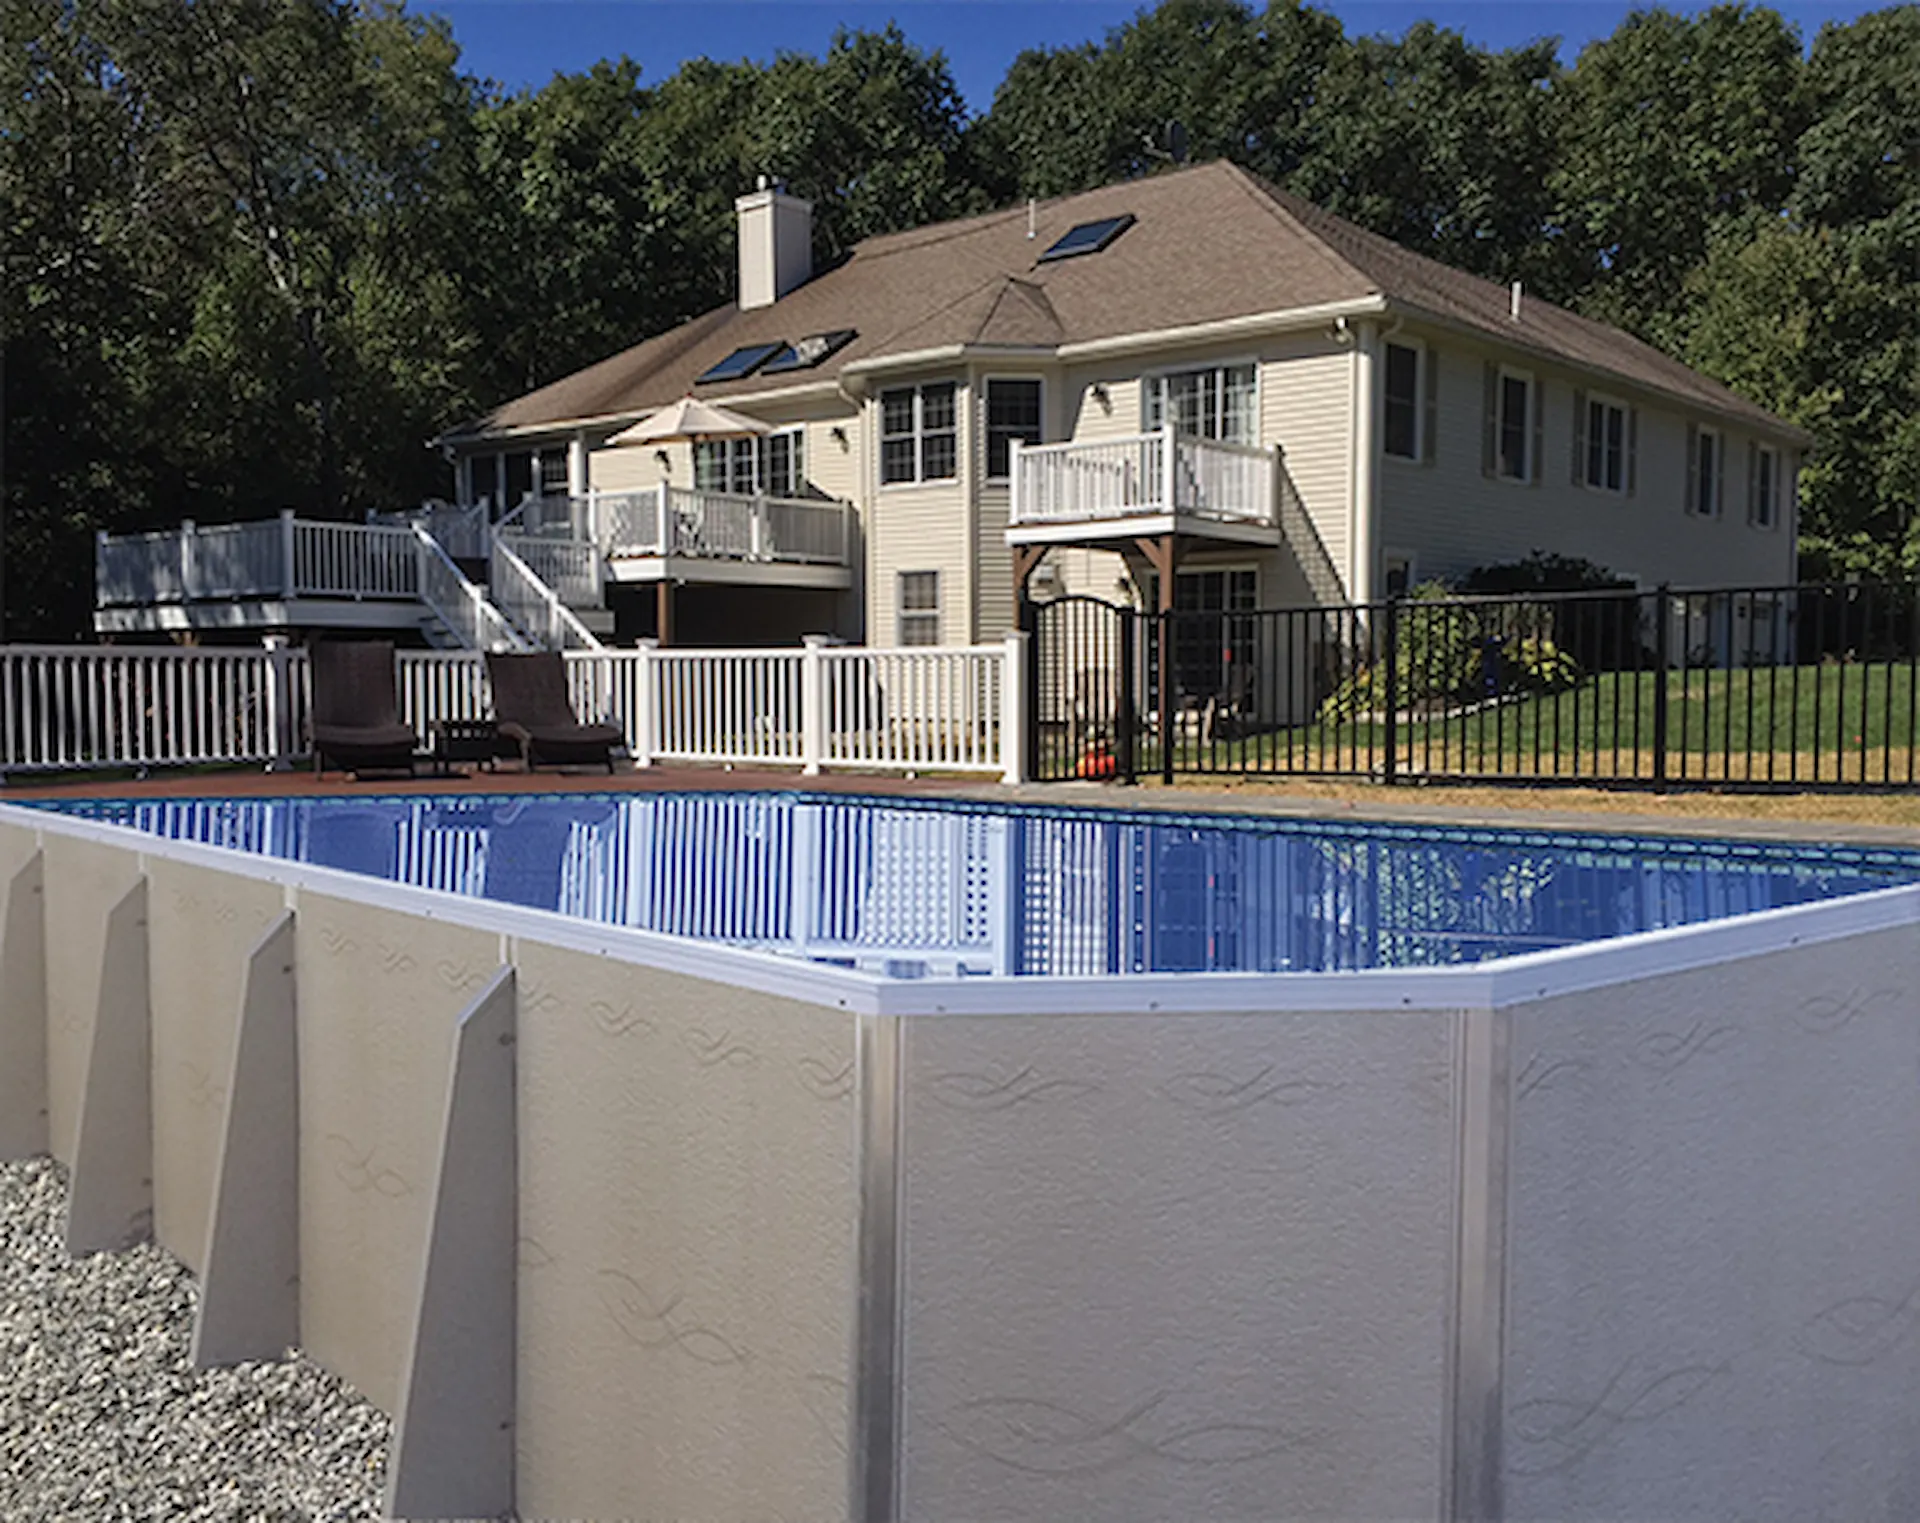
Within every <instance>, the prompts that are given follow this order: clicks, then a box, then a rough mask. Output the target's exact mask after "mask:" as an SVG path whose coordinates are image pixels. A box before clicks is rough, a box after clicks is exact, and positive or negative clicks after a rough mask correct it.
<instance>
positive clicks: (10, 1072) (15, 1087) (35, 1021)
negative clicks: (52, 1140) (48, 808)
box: [0, 824, 47, 1159]
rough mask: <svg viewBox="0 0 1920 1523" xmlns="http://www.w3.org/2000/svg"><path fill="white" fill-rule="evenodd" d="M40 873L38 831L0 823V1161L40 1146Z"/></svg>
mask: <svg viewBox="0 0 1920 1523" xmlns="http://www.w3.org/2000/svg"><path fill="white" fill-rule="evenodd" d="M45 876H46V875H45V871H44V864H43V863H42V861H41V857H40V841H39V838H38V836H37V835H35V833H34V832H33V831H31V830H25V829H22V828H21V827H20V826H18V825H11V824H0V1159H7V1158H26V1157H31V1156H32V1155H33V1154H35V1153H44V1152H45V1151H46V1150H47V936H46V924H45V909H46V896H45V892H44V879H45Z"/></svg>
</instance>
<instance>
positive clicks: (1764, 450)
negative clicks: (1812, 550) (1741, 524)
mask: <svg viewBox="0 0 1920 1523" xmlns="http://www.w3.org/2000/svg"><path fill="white" fill-rule="evenodd" d="M1747 518H1748V521H1749V522H1751V523H1752V524H1753V526H1754V527H1755V528H1756V529H1771V528H1772V527H1773V526H1774V525H1775V524H1777V523H1779V522H1780V451H1778V450H1777V449H1773V448H1771V447H1770V446H1768V445H1765V444H1759V445H1755V446H1754V451H1753V495H1752V501H1751V502H1750V503H1749V505H1748V508H1747Z"/></svg>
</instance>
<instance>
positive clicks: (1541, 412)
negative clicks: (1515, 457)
mask: <svg viewBox="0 0 1920 1523" xmlns="http://www.w3.org/2000/svg"><path fill="white" fill-rule="evenodd" d="M1527 411H1528V412H1530V413H1532V414H1533V448H1532V449H1531V450H1530V451H1529V452H1528V453H1530V454H1531V455H1532V456H1533V458H1532V459H1531V460H1529V461H1528V462H1527V464H1529V465H1530V466H1532V467H1533V469H1532V470H1531V471H1529V472H1528V473H1527V476H1528V480H1529V481H1531V482H1532V484H1533V485H1534V486H1539V485H1540V480H1541V477H1542V476H1543V475H1545V474H1546V468H1547V449H1546V443H1547V383H1546V382H1545V381H1542V380H1539V379H1537V378H1536V379H1534V380H1531V381H1529V382H1527Z"/></svg>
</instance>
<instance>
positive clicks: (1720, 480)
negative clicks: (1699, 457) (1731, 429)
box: [1713, 434, 1727, 518]
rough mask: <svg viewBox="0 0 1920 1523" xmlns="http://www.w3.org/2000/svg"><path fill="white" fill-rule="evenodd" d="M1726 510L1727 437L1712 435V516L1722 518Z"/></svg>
mask: <svg viewBox="0 0 1920 1523" xmlns="http://www.w3.org/2000/svg"><path fill="white" fill-rule="evenodd" d="M1726 510H1727V436H1726V435H1725V434H1716V435H1714V446H1713V516H1714V517H1715V518H1724V517H1725V516H1726Z"/></svg>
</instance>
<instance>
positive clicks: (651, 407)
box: [428, 381, 840, 448]
mask: <svg viewBox="0 0 1920 1523" xmlns="http://www.w3.org/2000/svg"><path fill="white" fill-rule="evenodd" d="M839 393H840V384H839V382H837V381H810V382H808V383H807V384H806V385H804V386H783V387H780V388H779V389H777V390H773V391H746V392H739V393H736V394H731V395H728V396H724V397H722V398H720V400H721V401H723V402H725V403H726V404H727V405H728V406H729V407H733V406H740V405H749V406H750V405H752V404H754V403H756V402H805V401H810V400H812V399H813V398H815V397H831V396H837V395H839ZM668 405H669V404H668V403H666V402H654V403H649V404H648V405H647V406H645V407H639V408H631V409H629V410H627V411H626V412H617V413H612V412H610V413H596V414H594V415H593V416H591V417H585V418H560V419H556V420H555V421H553V422H551V423H518V424H513V425H510V426H509V427H506V428H486V429H473V430H470V431H468V432H465V433H460V432H448V433H444V434H441V435H439V436H438V437H436V438H434V439H431V440H429V441H428V447H429V448H431V447H433V446H435V445H439V446H442V447H445V448H453V447H457V446H460V445H463V444H464V445H473V444H503V443H507V442H510V441H512V440H516V439H533V438H538V437H541V436H544V435H549V434H553V435H558V434H572V433H577V432H579V431H581V430H594V429H602V428H605V429H612V430H615V431H616V432H617V431H618V430H620V429H622V428H625V427H627V425H629V424H631V423H638V422H639V421H640V420H641V419H642V418H646V417H650V416H652V415H653V414H654V413H656V412H658V411H659V410H660V409H661V408H662V407H666V406H668Z"/></svg>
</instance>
